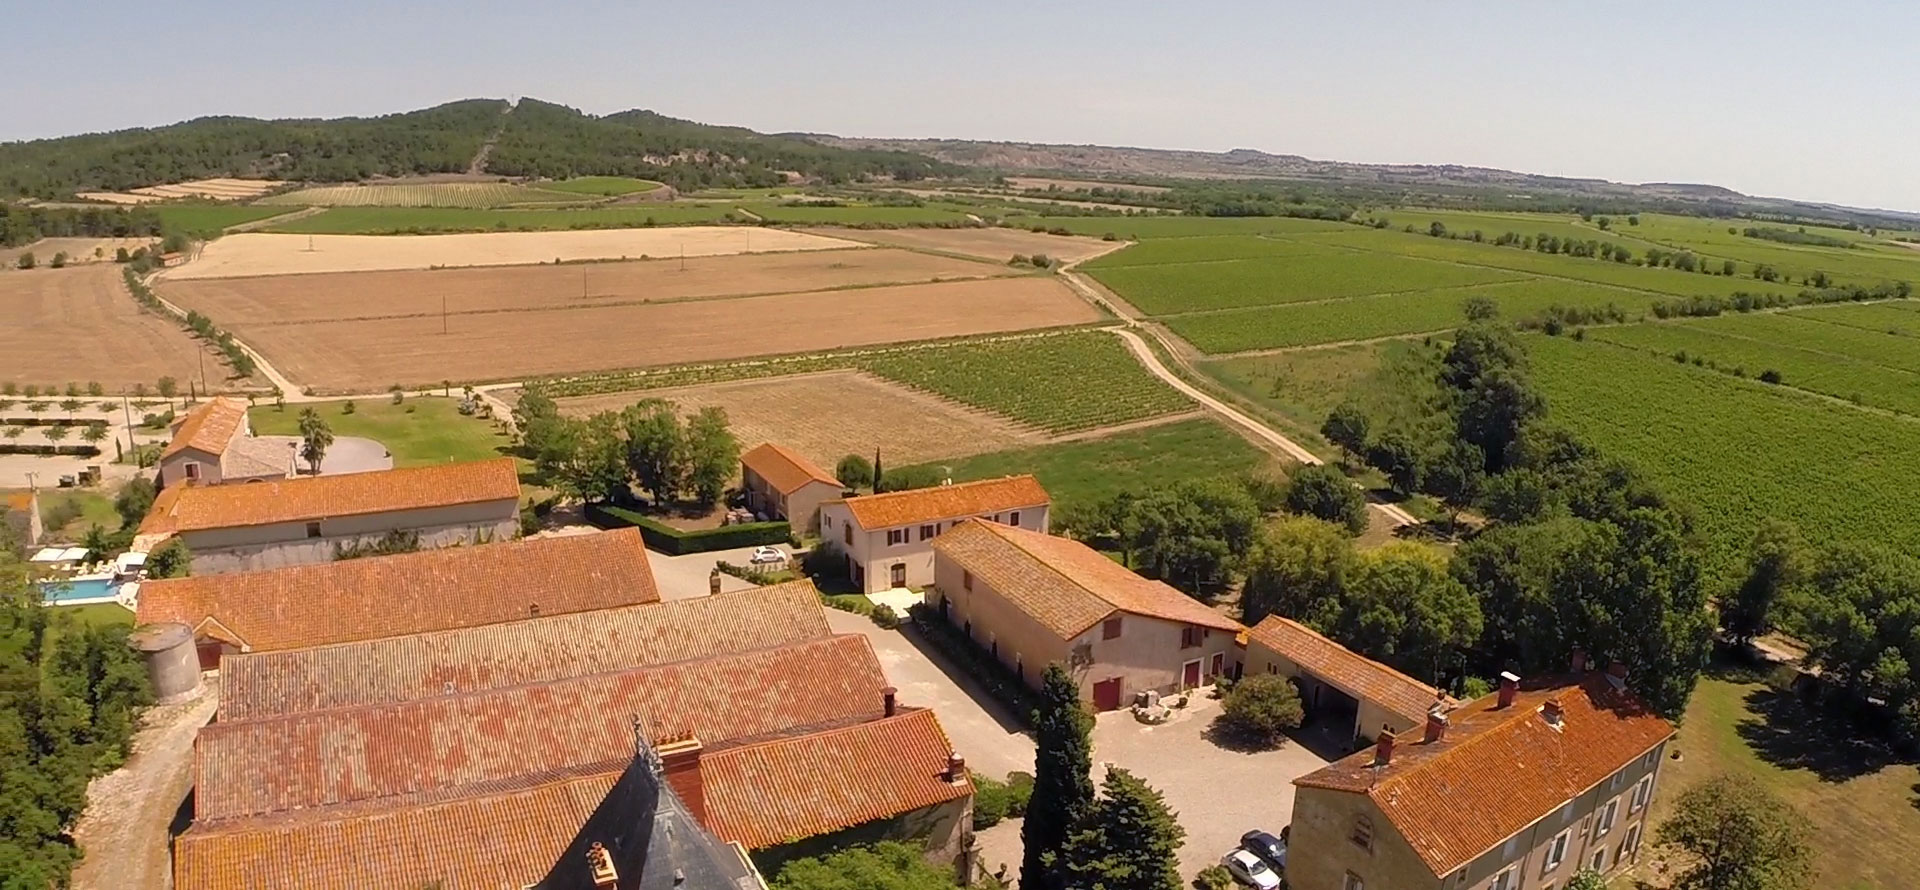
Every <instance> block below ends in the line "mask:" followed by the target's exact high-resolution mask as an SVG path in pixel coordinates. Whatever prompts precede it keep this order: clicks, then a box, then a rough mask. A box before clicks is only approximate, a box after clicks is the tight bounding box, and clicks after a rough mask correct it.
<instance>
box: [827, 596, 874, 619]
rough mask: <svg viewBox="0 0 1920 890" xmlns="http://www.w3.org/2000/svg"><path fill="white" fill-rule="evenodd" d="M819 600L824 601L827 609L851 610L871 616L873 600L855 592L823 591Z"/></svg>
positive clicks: (854, 612)
mask: <svg viewBox="0 0 1920 890" xmlns="http://www.w3.org/2000/svg"><path fill="white" fill-rule="evenodd" d="M820 602H822V603H825V604H826V606H827V608H829V609H839V610H840V611H842V612H852V613H853V614H855V615H864V616H866V617H869V618H870V617H872V616H873V608H874V606H873V600H870V599H867V598H866V597H864V596H861V595H860V594H857V593H823V594H820Z"/></svg>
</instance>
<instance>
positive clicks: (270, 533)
mask: <svg viewBox="0 0 1920 890" xmlns="http://www.w3.org/2000/svg"><path fill="white" fill-rule="evenodd" d="M519 507H520V477H519V473H518V472H517V471H516V470H515V469H514V465H513V459H512V458H499V459H497V460H485V461H473V462H469V463H458V464H444V465H440V466H429V467H413V468H409V469H402V470H382V471H378V472H372V473H353V474H348V475H342V476H308V477H298V478H290V479H278V480H270V481H265V482H261V483H259V484H254V485H211V486H209V485H177V486H173V487H170V488H167V489H165V490H163V491H161V492H160V496H159V497H157V498H155V499H154V502H153V509H152V510H150V511H149V512H148V513H147V518H146V519H145V520H144V521H142V522H141V523H140V530H139V534H138V535H137V536H136V537H135V539H134V549H135V550H137V551H140V552H143V553H151V552H152V551H153V550H154V548H157V547H158V546H160V544H162V543H164V542H165V541H166V540H167V539H168V538H178V539H179V540H180V541H181V543H183V544H185V545H186V546H187V549H188V551H189V552H191V553H192V554H193V573H194V574H196V575H207V574H217V573H220V572H237V571H251V570H258V569H267V568H274V567H277V566H292V565H306V564H310V563H321V562H330V561H332V560H333V559H334V558H335V557H336V556H337V555H338V551H339V549H340V548H343V547H348V546H354V545H370V544H373V543H376V542H378V541H380V540H381V539H382V538H383V537H385V536H387V535H389V534H392V533H399V534H402V535H405V536H407V537H409V538H410V539H412V540H413V542H414V543H415V544H416V545H417V546H418V547H420V548H423V549H433V548H437V547H448V546H452V545H455V544H478V543H484V542H487V541H505V540H508V539H511V538H512V537H513V536H514V535H515V534H516V533H517V532H518V531H519Z"/></svg>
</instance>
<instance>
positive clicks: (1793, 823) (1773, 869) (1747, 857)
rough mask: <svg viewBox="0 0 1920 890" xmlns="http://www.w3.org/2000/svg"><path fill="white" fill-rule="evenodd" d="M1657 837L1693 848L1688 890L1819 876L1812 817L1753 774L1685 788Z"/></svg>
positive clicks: (1796, 887) (1743, 889) (1791, 882)
mask: <svg viewBox="0 0 1920 890" xmlns="http://www.w3.org/2000/svg"><path fill="white" fill-rule="evenodd" d="M1656 837H1657V838H1658V839H1659V842H1660V843H1661V844H1665V845H1670V846H1673V847H1677V848H1678V849H1680V850H1683V851H1685V852H1686V853H1688V854H1690V855H1691V857H1692V861H1691V862H1689V863H1687V864H1685V865H1684V866H1683V868H1684V869H1685V870H1684V871H1682V872H1681V873H1680V876H1679V880H1678V881H1677V882H1676V883H1675V886H1676V887H1679V888H1684V890H1801V888H1804V887H1806V886H1808V884H1809V882H1810V881H1811V880H1812V877H1813V826H1812V823H1810V822H1808V821H1807V818H1806V817H1805V816H1802V815H1800V813H1799V811H1797V810H1795V809H1794V808H1793V807H1791V806H1789V805H1788V804H1787V802H1786V801H1784V800H1781V799H1780V798H1779V797H1777V796H1775V795H1774V794H1773V793H1772V792H1770V791H1768V790H1767V789H1765V788H1763V787H1761V786H1760V784H1759V783H1758V782H1756V781H1754V780H1753V778H1751V777H1749V776H1736V775H1730V774H1723V775H1719V776H1715V777H1713V778H1710V779H1707V780H1705V781H1702V782H1700V783H1699V784H1697V785H1694V786H1693V787H1691V788H1688V789H1687V790H1686V791H1684V792H1681V794H1680V799H1679V801H1678V802H1677V803H1676V805H1675V807H1674V812H1673V815H1672V816H1670V817H1668V819H1667V821H1665V822H1663V823H1661V825H1660V829H1659V832H1658V834H1657V835H1656Z"/></svg>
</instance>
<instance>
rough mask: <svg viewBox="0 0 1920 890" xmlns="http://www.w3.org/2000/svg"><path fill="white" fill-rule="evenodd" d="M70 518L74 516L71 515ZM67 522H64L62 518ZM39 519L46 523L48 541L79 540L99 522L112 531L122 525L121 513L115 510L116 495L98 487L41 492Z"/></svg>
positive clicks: (101, 525)
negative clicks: (114, 496)
mask: <svg viewBox="0 0 1920 890" xmlns="http://www.w3.org/2000/svg"><path fill="white" fill-rule="evenodd" d="M68 517H71V518H68ZM62 519H65V520H66V521H64V522H61V521H60V520H62ZM40 521H41V522H43V523H45V524H46V539H47V540H48V541H61V542H67V541H78V540H79V539H80V538H81V536H83V535H85V534H86V533H87V528H88V527H90V526H92V525H93V524H95V523H99V525H100V527H101V528H104V529H106V530H108V531H112V530H114V529H116V528H119V527H120V514H119V513H118V512H116V511H115V510H114V509H113V495H111V494H108V493H106V492H104V491H100V490H97V489H65V490H61V489H54V490H52V491H48V490H44V489H43V490H41V492H40Z"/></svg>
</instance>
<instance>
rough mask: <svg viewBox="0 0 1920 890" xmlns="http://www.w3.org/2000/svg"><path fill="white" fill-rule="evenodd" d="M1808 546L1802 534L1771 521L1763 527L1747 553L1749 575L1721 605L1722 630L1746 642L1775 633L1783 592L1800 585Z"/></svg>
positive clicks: (1755, 535)
mask: <svg viewBox="0 0 1920 890" xmlns="http://www.w3.org/2000/svg"><path fill="white" fill-rule="evenodd" d="M1805 547H1806V545H1805V543H1804V542H1802V541H1801V539H1800V532H1799V530H1797V529H1795V528H1794V527H1793V526H1792V525H1790V524H1788V523H1785V522H1782V521H1780V520H1778V519H1773V518H1771V517H1769V518H1767V519H1765V520H1763V521H1762V522H1761V523H1760V528H1759V529H1758V530H1756V531H1755V532H1754V535H1753V543H1752V544H1751V545H1749V548H1748V551H1747V573H1746V576H1745V577H1744V578H1742V579H1740V584H1739V586H1737V587H1735V588H1734V590H1733V592H1732V594H1730V595H1729V596H1727V597H1724V598H1723V599H1722V600H1721V602H1720V626H1721V627H1723V628H1725V629H1726V631H1727V635H1728V636H1731V637H1733V638H1734V639H1735V640H1738V641H1741V642H1745V641H1747V640H1751V639H1753V638H1755V637H1758V636H1762V635H1765V634H1766V633H1767V632H1768V631H1771V630H1772V629H1773V620H1774V617H1775V614H1776V609H1777V604H1778V603H1779V602H1780V594H1781V592H1782V591H1785V590H1788V589H1791V588H1794V587H1796V586H1798V585H1799V584H1800V579H1801V575H1802V573H1803V572H1804V570H1805V562H1806V557H1805V555H1804V550H1805Z"/></svg>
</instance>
